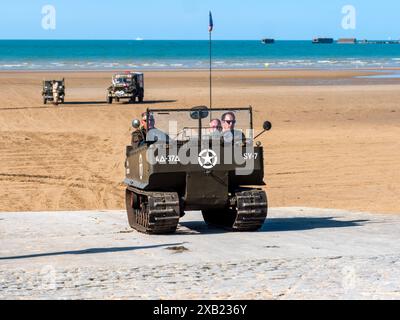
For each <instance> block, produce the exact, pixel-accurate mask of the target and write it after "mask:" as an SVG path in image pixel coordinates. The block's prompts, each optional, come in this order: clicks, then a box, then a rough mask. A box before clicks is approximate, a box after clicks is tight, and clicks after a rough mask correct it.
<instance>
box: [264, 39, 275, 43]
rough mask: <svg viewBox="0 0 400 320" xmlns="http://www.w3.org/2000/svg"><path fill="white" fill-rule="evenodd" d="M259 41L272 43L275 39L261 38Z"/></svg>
mask: <svg viewBox="0 0 400 320" xmlns="http://www.w3.org/2000/svg"><path fill="white" fill-rule="evenodd" d="M261 42H262V43H263V44H274V43H275V39H262V40H261Z"/></svg>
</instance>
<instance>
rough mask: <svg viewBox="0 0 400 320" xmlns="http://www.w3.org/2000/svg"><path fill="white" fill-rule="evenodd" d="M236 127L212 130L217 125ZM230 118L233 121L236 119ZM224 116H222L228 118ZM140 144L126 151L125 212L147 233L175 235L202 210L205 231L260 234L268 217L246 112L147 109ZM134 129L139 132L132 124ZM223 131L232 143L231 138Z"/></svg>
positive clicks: (258, 149)
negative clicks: (193, 213)
mask: <svg viewBox="0 0 400 320" xmlns="http://www.w3.org/2000/svg"><path fill="white" fill-rule="evenodd" d="M227 114H230V117H233V118H234V120H233V118H229V119H231V120H230V121H224V122H226V123H229V124H230V125H232V124H233V123H235V129H234V130H233V129H232V130H229V131H223V129H222V128H219V127H218V126H217V127H215V128H214V127H212V126H211V124H212V123H218V121H220V119H228V118H227V116H226V115H227ZM232 115H233V116H232ZM224 117H225V118H224ZM146 121H147V128H150V129H149V130H147V134H146V137H144V140H143V144H142V145H138V146H132V145H131V146H128V147H127V148H126V162H125V169H126V178H125V181H124V183H125V185H126V208H127V215H128V221H129V224H130V226H131V227H132V228H133V229H135V230H137V231H139V232H142V233H148V234H169V233H174V232H175V231H176V229H177V227H178V224H179V220H180V218H181V217H183V216H184V214H185V211H202V214H203V218H204V220H205V222H206V223H207V224H208V225H213V226H217V227H222V228H224V229H229V230H231V231H257V230H259V229H260V228H261V227H262V226H263V224H264V222H265V219H266V217H267V213H268V201H267V194H266V192H265V191H264V190H263V189H262V188H260V187H262V186H265V183H264V154H263V147H262V144H261V142H257V140H256V139H257V138H258V137H259V136H260V135H261V134H263V133H264V132H266V131H269V130H270V129H271V127H272V125H271V123H270V122H268V121H266V122H265V123H264V125H263V129H264V131H262V132H261V133H260V134H259V135H257V136H255V137H254V131H253V110H252V108H251V107H248V108H223V109H208V108H207V107H196V108H193V109H161V110H160V109H158V110H157V109H147V112H146ZM132 124H133V126H134V128H136V129H139V127H140V121H139V120H134V121H133V123H132ZM226 133H230V135H231V137H234V136H238V137H239V138H237V139H236V138H233V139H230V140H229V139H227V138H226V136H229V135H227V134H226Z"/></svg>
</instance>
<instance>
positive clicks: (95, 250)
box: [0, 243, 184, 261]
mask: <svg viewBox="0 0 400 320" xmlns="http://www.w3.org/2000/svg"><path fill="white" fill-rule="evenodd" d="M183 244H184V243H170V244H159V245H152V246H141V247H121V248H92V249H85V250H76V251H60V252H50V253H38V254H29V255H22V256H14V257H0V261H1V260H20V259H32V258H41V257H53V256H63V255H85V254H101V253H113V252H128V251H136V250H146V249H157V248H163V247H172V246H181V245H183Z"/></svg>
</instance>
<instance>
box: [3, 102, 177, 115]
mask: <svg viewBox="0 0 400 320" xmlns="http://www.w3.org/2000/svg"><path fill="white" fill-rule="evenodd" d="M176 101H177V100H147V101H143V102H141V103H130V102H129V101H125V102H116V103H114V104H116V105H118V104H121V105H132V106H142V105H148V104H158V103H174V102H176ZM74 106H80V107H86V108H94V107H97V106H110V105H109V104H108V103H107V102H106V101H66V102H64V103H63V104H59V105H58V106H55V105H51V104H49V105H46V106H41V107H15V108H0V112H1V111H10V110H39V109H55V108H63V107H64V108H65V107H74Z"/></svg>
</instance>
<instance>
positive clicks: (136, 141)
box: [132, 112, 169, 148]
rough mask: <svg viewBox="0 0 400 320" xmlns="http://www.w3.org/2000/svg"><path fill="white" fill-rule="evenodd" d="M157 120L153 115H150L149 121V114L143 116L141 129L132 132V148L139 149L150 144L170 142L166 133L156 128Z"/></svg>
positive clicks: (145, 113)
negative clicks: (147, 143)
mask: <svg viewBox="0 0 400 320" xmlns="http://www.w3.org/2000/svg"><path fill="white" fill-rule="evenodd" d="M155 124H156V123H155V119H154V116H153V115H152V114H149V119H147V112H144V113H143V114H142V120H141V121H140V127H139V128H138V129H137V130H135V131H134V132H132V147H134V148H139V147H141V146H143V145H144V144H145V142H146V141H148V142H166V143H167V142H168V141H169V137H168V135H166V134H165V133H164V132H162V131H160V130H159V129H157V128H156V127H155Z"/></svg>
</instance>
